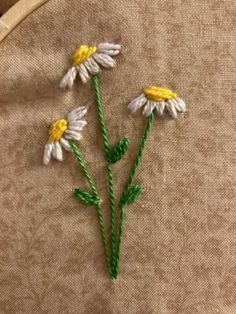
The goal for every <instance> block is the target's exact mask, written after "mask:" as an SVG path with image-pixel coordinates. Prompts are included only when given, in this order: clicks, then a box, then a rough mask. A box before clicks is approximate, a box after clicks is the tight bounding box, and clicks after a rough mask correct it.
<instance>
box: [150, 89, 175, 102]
mask: <svg viewBox="0 0 236 314" xmlns="http://www.w3.org/2000/svg"><path fill="white" fill-rule="evenodd" d="M144 94H145V96H146V97H147V99H150V100H154V101H166V100H169V99H175V98H176V97H177V94H176V93H174V92H172V90H170V89H168V88H163V87H158V86H150V87H148V88H146V89H145V90H144Z"/></svg>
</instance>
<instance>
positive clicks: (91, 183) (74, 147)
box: [69, 140, 113, 277]
mask: <svg viewBox="0 0 236 314" xmlns="http://www.w3.org/2000/svg"><path fill="white" fill-rule="evenodd" d="M69 143H70V146H71V150H72V153H73V154H74V156H75V158H76V159H77V161H78V162H79V164H80V167H81V169H82V171H83V173H84V175H85V177H86V178H87V180H88V183H89V186H90V188H91V190H92V191H93V194H94V196H95V197H96V198H97V199H99V196H98V192H97V188H96V185H95V183H94V181H93V179H92V177H91V175H90V173H89V172H88V169H87V167H86V165H85V163H84V161H83V159H82V157H81V154H80V150H79V148H78V147H77V145H76V144H75V143H74V142H73V141H72V140H69ZM95 206H96V211H97V215H98V223H99V227H100V232H101V236H102V243H103V247H104V251H105V257H106V263H107V268H108V272H109V275H110V276H111V277H113V276H112V271H111V267H110V257H109V252H108V245H107V240H106V232H105V226H104V222H103V217H102V211H101V208H100V205H99V202H98V203H96V204H95Z"/></svg>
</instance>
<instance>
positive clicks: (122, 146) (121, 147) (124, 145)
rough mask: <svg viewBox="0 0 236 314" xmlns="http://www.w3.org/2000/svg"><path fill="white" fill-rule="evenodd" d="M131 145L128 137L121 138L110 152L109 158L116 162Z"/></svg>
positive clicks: (110, 160) (111, 161)
mask: <svg viewBox="0 0 236 314" xmlns="http://www.w3.org/2000/svg"><path fill="white" fill-rule="evenodd" d="M128 146H129V140H128V139H127V138H124V139H121V140H119V141H118V142H117V143H116V144H115V145H114V146H113V147H112V148H111V149H110V150H109V152H108V156H107V160H108V161H109V162H110V163H112V164H114V163H116V162H117V161H119V160H121V158H122V157H123V156H124V154H125V153H126V151H127V149H128Z"/></svg>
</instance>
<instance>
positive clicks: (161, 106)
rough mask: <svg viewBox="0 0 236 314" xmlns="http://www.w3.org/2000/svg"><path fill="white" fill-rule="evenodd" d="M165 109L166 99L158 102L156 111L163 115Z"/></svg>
mask: <svg viewBox="0 0 236 314" xmlns="http://www.w3.org/2000/svg"><path fill="white" fill-rule="evenodd" d="M164 109H165V102H164V101H161V102H158V103H157V104H156V112H157V114H158V115H159V116H162V115H163V112H164Z"/></svg>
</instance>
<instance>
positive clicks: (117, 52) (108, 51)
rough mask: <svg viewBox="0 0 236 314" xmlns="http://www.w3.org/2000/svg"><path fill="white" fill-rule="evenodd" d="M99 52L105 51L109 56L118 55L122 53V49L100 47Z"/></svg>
mask: <svg viewBox="0 0 236 314" xmlns="http://www.w3.org/2000/svg"><path fill="white" fill-rule="evenodd" d="M99 52H101V53H104V54H105V55H109V56H117V55H118V54H119V53H120V50H105V49H99Z"/></svg>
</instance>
